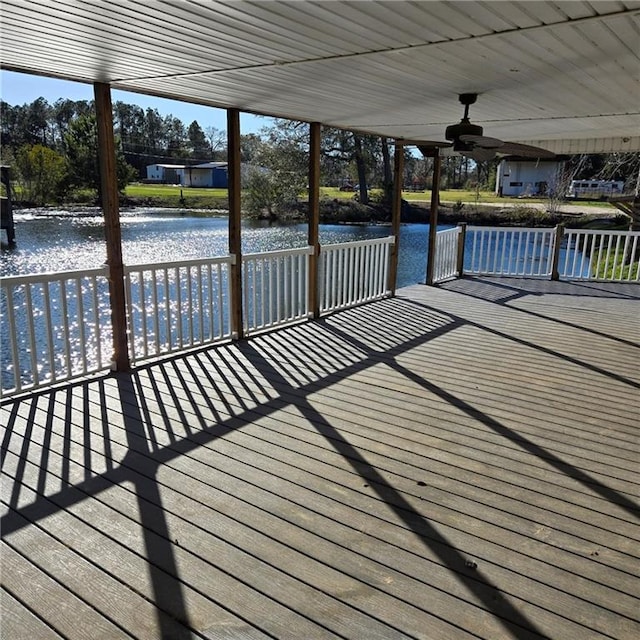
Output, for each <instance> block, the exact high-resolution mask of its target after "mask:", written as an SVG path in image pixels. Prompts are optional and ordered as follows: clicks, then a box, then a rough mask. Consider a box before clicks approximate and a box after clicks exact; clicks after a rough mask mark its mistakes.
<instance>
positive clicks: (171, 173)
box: [147, 164, 185, 184]
mask: <svg viewBox="0 0 640 640" xmlns="http://www.w3.org/2000/svg"><path fill="white" fill-rule="evenodd" d="M184 167H185V165H183V164H149V165H147V180H150V181H153V182H162V183H164V184H182V181H181V173H180V172H181V171H182V170H183V169H184Z"/></svg>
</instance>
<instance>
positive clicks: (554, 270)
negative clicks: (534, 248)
mask: <svg viewBox="0 0 640 640" xmlns="http://www.w3.org/2000/svg"><path fill="white" fill-rule="evenodd" d="M563 234H564V227H563V226H562V225H561V224H559V225H558V226H557V227H556V233H555V236H554V242H553V257H552V262H551V279H552V280H560V269H559V266H560V245H561V244H562V236H563Z"/></svg>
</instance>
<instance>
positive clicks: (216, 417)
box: [1, 279, 640, 640]
mask: <svg viewBox="0 0 640 640" xmlns="http://www.w3.org/2000/svg"><path fill="white" fill-rule="evenodd" d="M639 297H640V287H638V286H637V285H607V284H593V283H573V284H568V283H557V282H546V281H531V280H507V279H503V280H497V279H496V280H488V279H464V280H458V281H455V282H452V283H449V284H447V285H443V286H441V287H439V288H429V287H424V286H415V287H410V288H407V289H403V290H401V291H400V292H399V295H398V297H396V298H394V299H389V300H384V301H381V302H376V303H373V304H369V305H366V306H364V307H360V308H358V309H353V310H350V311H345V312H341V313H338V314H335V315H333V316H331V317H328V318H326V319H325V320H323V321H320V322H313V323H305V324H301V325H297V326H294V327H290V328H288V329H284V330H281V331H278V332H273V333H269V334H264V335H262V336H260V337H257V338H253V339H251V340H249V341H244V342H241V343H238V344H230V345H226V346H222V347H219V348H215V349H210V350H207V351H202V352H199V353H193V354H190V355H188V356H187V357H181V358H176V359H171V360H167V361H164V362H159V363H154V364H153V365H152V366H149V367H147V368H144V369H139V370H137V371H136V372H134V373H133V374H131V375H118V376H112V377H108V378H99V379H95V380H92V381H88V382H82V383H79V384H76V385H73V386H68V387H64V388H60V389H57V390H55V391H50V392H46V393H40V394H38V395H32V396H29V397H27V398H24V399H22V400H21V401H15V402H5V403H4V406H3V408H2V416H1V418H2V425H3V427H4V428H5V432H4V437H3V441H2V444H3V461H2V471H3V481H2V490H3V494H2V500H3V516H2V521H1V527H2V535H3V548H2V583H3V591H2V607H3V615H2V630H1V637H2V638H6V639H7V640H16V639H20V638H28V639H29V640H33V639H40V638H42V639H48V638H59V637H65V638H72V639H76V638H87V639H90V640H96V639H100V638H108V639H111V638H128V637H134V638H167V639H168V638H211V639H216V640H231V639H234V640H239V639H247V640H254V639H262V638H285V639H288V638H291V639H296V640H314V639H317V638H354V639H363V640H375V639H383V638H384V639H387V638H429V639H434V640H447V639H451V640H460V639H465V638H486V639H490V640H496V639H501V638H517V639H518V640H521V639H534V638H541V637H546V638H553V639H554V640H556V639H575V640H586V639H589V638H616V639H634V640H635V639H637V638H638V637H640V621H639V618H640V584H639V579H638V576H639V575H640V561H639V555H640V545H639V544H638V542H639V541H640V526H639V515H640V510H639V507H638V496H639V489H640V487H639V482H638V475H637V469H638V462H639V460H640V457H639V443H638V431H639V424H638V423H639V422H640V420H639V414H638V400H639V394H640V392H639V389H640V370H639V364H638V363H639V362H640V344H639V342H640V335H639V333H640V327H639V324H638V322H639V321H638V309H639V306H640V305H639V304H638V299H639Z"/></svg>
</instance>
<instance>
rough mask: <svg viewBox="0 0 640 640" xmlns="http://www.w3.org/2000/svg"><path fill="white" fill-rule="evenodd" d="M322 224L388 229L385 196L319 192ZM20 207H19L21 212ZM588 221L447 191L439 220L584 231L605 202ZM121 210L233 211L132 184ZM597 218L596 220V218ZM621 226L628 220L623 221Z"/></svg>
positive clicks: (419, 207)
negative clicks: (366, 198) (363, 198)
mask: <svg viewBox="0 0 640 640" xmlns="http://www.w3.org/2000/svg"><path fill="white" fill-rule="evenodd" d="M320 195H321V199H320V220H321V222H323V223H338V224H367V223H374V224H375V223H388V222H389V221H390V212H389V207H388V206H383V205H381V204H378V203H376V200H379V196H380V191H379V190H377V189H372V190H371V192H370V195H371V199H372V204H370V205H366V206H365V205H362V204H360V203H359V202H357V200H356V199H355V197H354V195H355V194H354V192H352V191H351V192H349V191H340V190H339V189H338V188H335V187H321V189H320ZM402 199H403V207H402V222H405V223H411V222H416V223H424V222H428V220H429V208H430V200H431V192H430V191H418V192H416V191H405V192H403V193H402ZM20 204H21V203H16V204H15V206H16V208H19V207H20ZM579 204H580V208H581V209H583V215H582V216H580V215H562V214H559V213H548V212H547V211H546V210H545V209H546V207H547V206H548V205H549V201H548V200H545V199H540V198H526V199H518V198H500V197H498V196H496V195H495V194H494V193H492V192H476V191H470V190H462V189H456V190H443V191H441V192H440V206H439V219H440V222H441V223H443V224H456V223H458V222H468V223H470V224H483V225H496V226H497V225H502V226H504V225H518V226H554V225H556V224H558V223H559V222H567V223H568V226H585V225H587V224H589V223H590V222H592V221H593V218H594V216H593V215H589V210H590V209H593V207H594V206H598V207H602V206H603V204H605V205H606V203H602V202H586V201H585V202H580V203H579ZM96 205H97V202H96V197H95V193H91V192H85V193H76V194H75V196H74V198H73V199H72V201H71V202H67V203H65V204H64V206H65V207H73V208H76V207H82V206H96ZM120 205H121V207H122V208H123V209H124V208H130V207H152V208H170V209H175V208H183V209H185V210H189V211H192V212H194V214H195V215H200V216H220V215H225V213H226V211H228V207H229V201H228V194H227V190H226V189H211V188H197V187H181V186H180V185H157V184H155V185H147V184H130V185H128V186H127V188H126V189H125V192H124V194H123V195H122V196H121V201H120ZM609 207H610V209H611V213H610V214H602V213H601V209H596V211H598V212H599V216H600V217H610V218H616V217H617V214H618V213H619V212H618V211H617V210H616V209H615V208H614V207H613V206H611V205H609ZM306 213H307V202H306V200H305V199H304V196H301V200H300V201H299V202H298V203H297V205H296V206H294V207H292V208H291V209H290V210H289V211H286V212H283V213H282V214H280V215H278V217H277V220H280V221H283V222H286V221H291V222H294V221H303V220H304V219H306ZM595 217H597V216H595ZM618 224H619V225H620V226H623V225H624V220H618Z"/></svg>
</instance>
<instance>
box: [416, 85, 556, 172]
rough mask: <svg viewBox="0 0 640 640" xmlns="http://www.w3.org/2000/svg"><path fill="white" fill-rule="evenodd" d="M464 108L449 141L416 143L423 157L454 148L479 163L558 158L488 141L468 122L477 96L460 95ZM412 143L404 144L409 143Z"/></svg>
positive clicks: (449, 131) (537, 149)
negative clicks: (504, 157)
mask: <svg viewBox="0 0 640 640" xmlns="http://www.w3.org/2000/svg"><path fill="white" fill-rule="evenodd" d="M458 99H459V100H460V102H461V103H462V104H463V105H464V116H463V117H462V120H460V122H459V123H458V124H452V125H450V126H448V127H447V128H446V130H445V134H444V136H445V138H446V139H447V140H449V141H450V142H435V141H431V140H429V141H426V140H421V141H419V142H418V141H416V142H414V143H413V144H415V145H416V146H417V147H418V148H419V149H420V151H421V152H422V154H423V155H424V156H431V155H433V152H434V150H435V149H439V148H446V147H453V150H454V151H456V152H458V153H460V154H461V155H463V156H466V157H467V158H471V159H472V160H475V161H476V162H484V161H486V160H493V158H495V157H496V155H498V154H500V155H508V156H520V157H523V158H555V157H556V155H555V153H552V152H551V151H547V149H542V148H540V147H532V146H531V145H528V144H520V143H518V142H504V141H502V140H498V138H489V137H487V136H484V135H482V134H483V131H484V130H483V129H482V127H481V126H480V125H477V124H473V123H472V122H471V121H470V120H469V105H472V104H474V103H475V102H476V100H477V99H478V94H477V93H461V94H460V95H459V96H458ZM410 143H411V141H409V140H407V141H405V144H410Z"/></svg>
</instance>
